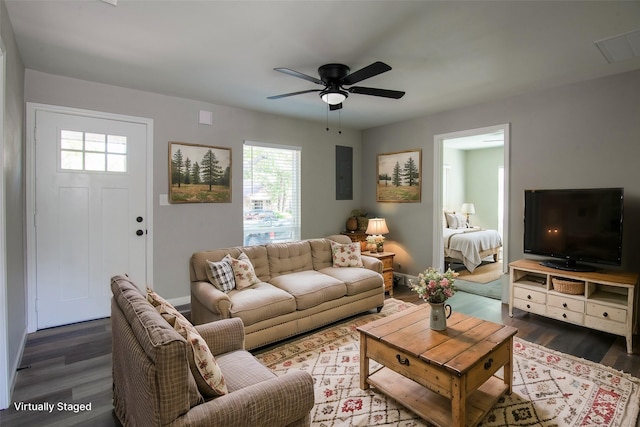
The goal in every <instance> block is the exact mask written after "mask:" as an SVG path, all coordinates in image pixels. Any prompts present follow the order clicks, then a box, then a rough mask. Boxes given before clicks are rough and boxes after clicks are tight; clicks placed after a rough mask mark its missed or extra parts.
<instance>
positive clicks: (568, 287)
mask: <svg viewBox="0 0 640 427" xmlns="http://www.w3.org/2000/svg"><path fill="white" fill-rule="evenodd" d="M551 282H552V283H553V289H554V290H556V291H558V292H562V293H563V294H570V295H580V294H584V282H578V281H575V280H567V279H558V278H556V277H553V278H552V279H551Z"/></svg>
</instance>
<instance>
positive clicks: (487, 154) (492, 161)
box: [464, 147, 504, 230]
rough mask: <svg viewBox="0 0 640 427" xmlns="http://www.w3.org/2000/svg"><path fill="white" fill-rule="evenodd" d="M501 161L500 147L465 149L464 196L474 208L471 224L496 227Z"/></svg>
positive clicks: (502, 159) (501, 152)
mask: <svg viewBox="0 0 640 427" xmlns="http://www.w3.org/2000/svg"><path fill="white" fill-rule="evenodd" d="M503 163H504V150H503V148H502V147H496V148H485V149H479V150H466V151H465V164H466V166H467V173H466V174H465V197H464V198H465V201H468V202H471V203H473V205H474V206H475V208H476V214H475V215H471V217H470V218H469V220H470V221H471V225H474V226H478V227H482V228H490V229H493V230H497V229H498V169H499V168H500V166H502V164H503Z"/></svg>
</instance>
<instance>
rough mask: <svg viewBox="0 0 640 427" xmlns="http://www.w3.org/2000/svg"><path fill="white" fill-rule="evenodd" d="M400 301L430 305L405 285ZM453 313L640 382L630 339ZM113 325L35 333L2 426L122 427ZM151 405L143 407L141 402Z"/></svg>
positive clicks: (489, 314)
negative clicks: (45, 407)
mask: <svg viewBox="0 0 640 427" xmlns="http://www.w3.org/2000/svg"><path fill="white" fill-rule="evenodd" d="M394 298H397V299H400V300H403V301H407V302H412V303H414V304H421V303H423V302H422V301H421V300H420V299H419V298H418V297H417V295H416V294H415V293H414V292H412V291H410V290H409V289H408V288H406V287H404V286H396V288H395V289H394ZM448 302H449V303H450V304H451V306H452V307H453V309H454V310H457V311H460V312H462V313H465V314H469V315H472V316H476V317H480V318H483V319H486V320H490V321H494V322H497V323H504V324H507V325H512V326H514V327H516V328H518V334H517V336H518V337H520V338H522V339H525V340H527V341H530V342H535V343H538V344H541V345H543V346H545V347H548V348H552V349H554V350H557V351H561V352H563V353H569V354H573V355H575V356H578V357H581V358H584V359H587V360H591V361H594V362H599V363H602V364H605V365H608V366H611V367H613V368H615V369H618V370H622V371H625V372H628V373H630V374H631V375H633V376H635V377H640V342H639V340H640V338H639V337H637V336H636V337H634V352H635V353H636V354H634V355H629V354H627V352H626V344H625V340H624V338H623V337H617V336H614V335H610V334H606V333H602V332H597V331H592V330H589V329H586V328H581V327H578V326H572V325H569V324H566V323H562V322H558V321H554V320H551V319H547V318H544V317H541V316H536V315H533V314H527V313H525V312H522V311H519V310H514V316H513V318H511V317H509V313H508V306H507V305H503V304H502V303H501V302H500V301H498V300H494V299H489V298H484V297H481V296H477V295H472V294H467V293H464V292H458V293H457V294H456V295H454V296H453V298H451V299H450V300H449V301H448ZM111 386H112V385H111V325H110V319H108V318H107V319H99V320H94V321H90V322H84V323H79V324H74V325H69V326H62V327H58V328H52V329H47V330H42V331H38V332H36V333H34V334H30V335H29V337H28V339H27V344H26V347H25V350H24V355H23V357H22V363H21V365H20V371H19V372H18V376H17V381H16V386H15V389H14V392H13V396H12V404H11V406H10V408H9V409H6V410H4V411H0V425H2V426H3V427H10V426H11V427H12V426H64V427H66V426H74V425H82V426H86V425H91V426H92V427H100V426H120V423H119V422H118V421H117V420H116V419H115V417H114V416H113V411H112V410H113V406H112V401H111V399H112V393H111ZM21 402H22V403H32V404H42V403H43V402H48V403H51V404H53V405H54V409H53V411H52V412H51V413H49V412H45V411H39V410H36V409H34V408H32V410H17V409H16V407H15V404H20V403H21ZM59 402H60V403H62V404H81V403H85V404H86V403H90V404H91V410H89V411H79V412H74V411H73V410H74V409H75V408H74V407H69V408H68V410H60V408H59V407H58V406H57V405H58V403H59ZM141 404H144V403H141Z"/></svg>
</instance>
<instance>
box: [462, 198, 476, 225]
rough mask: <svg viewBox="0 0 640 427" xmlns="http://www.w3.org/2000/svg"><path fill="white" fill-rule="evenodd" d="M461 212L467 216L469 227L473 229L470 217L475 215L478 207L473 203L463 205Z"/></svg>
mask: <svg viewBox="0 0 640 427" xmlns="http://www.w3.org/2000/svg"><path fill="white" fill-rule="evenodd" d="M460 212H461V213H463V214H465V215H466V216H467V227H471V221H470V220H469V215H475V213H476V207H475V206H474V205H473V203H463V204H462V208H461V209H460Z"/></svg>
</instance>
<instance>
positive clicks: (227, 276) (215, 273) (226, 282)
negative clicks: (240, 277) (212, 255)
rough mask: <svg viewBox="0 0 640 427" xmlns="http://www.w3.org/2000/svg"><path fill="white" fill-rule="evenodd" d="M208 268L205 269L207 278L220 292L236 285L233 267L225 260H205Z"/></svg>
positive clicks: (227, 290)
mask: <svg viewBox="0 0 640 427" xmlns="http://www.w3.org/2000/svg"><path fill="white" fill-rule="evenodd" d="M207 264H208V265H209V269H208V270H207V278H208V279H209V281H210V282H211V284H212V285H213V286H215V287H216V288H218V289H220V290H221V291H222V292H225V293H226V292H229V291H230V290H231V289H233V288H235V287H236V279H235V276H234V275H233V268H231V264H229V263H228V262H227V261H218V262H213V261H209V260H207Z"/></svg>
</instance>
